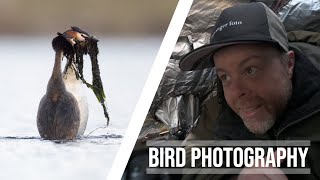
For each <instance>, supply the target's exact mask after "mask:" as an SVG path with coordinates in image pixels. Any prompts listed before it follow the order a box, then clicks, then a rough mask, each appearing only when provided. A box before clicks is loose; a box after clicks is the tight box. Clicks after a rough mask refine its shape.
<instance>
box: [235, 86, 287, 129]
mask: <svg viewBox="0 0 320 180" xmlns="http://www.w3.org/2000/svg"><path fill="white" fill-rule="evenodd" d="M280 91H281V92H279V94H278V96H277V97H273V100H272V101H271V102H273V103H272V104H269V106H272V105H273V106H274V107H268V105H267V104H266V103H265V101H264V100H263V99H262V98H260V97H254V98H249V99H247V100H246V101H243V102H241V101H238V102H237V104H236V107H246V106H248V105H249V106H250V104H251V105H252V104H259V103H260V104H263V105H265V106H264V110H265V111H266V112H267V113H265V115H264V117H262V118H261V119H245V117H241V115H240V113H239V112H237V114H238V115H239V116H240V117H241V119H242V121H243V123H244V125H245V126H246V127H247V128H248V130H249V131H250V132H252V133H254V134H257V135H262V134H265V133H266V132H267V131H268V130H269V129H271V128H272V127H273V125H274V124H275V122H276V121H277V119H278V118H279V116H281V115H282V114H283V112H284V111H285V109H286V106H287V104H288V101H289V99H290V98H291V94H292V84H291V82H290V81H289V82H288V83H287V84H286V85H285V87H283V88H282V89H281V90H280ZM269 102H270V101H269ZM260 108H261V107H260Z"/></svg>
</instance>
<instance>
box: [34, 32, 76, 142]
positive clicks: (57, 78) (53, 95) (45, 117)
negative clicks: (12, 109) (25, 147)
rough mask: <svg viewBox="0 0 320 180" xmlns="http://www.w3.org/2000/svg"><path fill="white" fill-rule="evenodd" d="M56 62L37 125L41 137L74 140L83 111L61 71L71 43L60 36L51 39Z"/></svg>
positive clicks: (39, 111)
mask: <svg viewBox="0 0 320 180" xmlns="http://www.w3.org/2000/svg"><path fill="white" fill-rule="evenodd" d="M52 47H53V49H54V51H55V62H54V67H53V71H52V75H51V78H50V80H49V82H48V85H47V92H46V94H45V95H44V96H43V98H42V99H41V101H40V104H39V108H38V114H37V127H38V131H39V133H40V136H41V137H42V138H44V139H50V140H74V139H75V138H76V136H77V133H78V129H79V125H80V110H79V106H78V102H77V100H76V98H75V97H74V96H73V95H72V94H71V93H70V92H68V91H67V89H66V86H65V83H64V82H63V78H62V72H61V61H62V58H63V55H64V52H66V51H69V50H71V49H72V45H71V44H69V42H68V41H67V40H66V39H65V38H64V37H63V36H61V35H59V36H57V37H55V38H54V39H53V40H52Z"/></svg>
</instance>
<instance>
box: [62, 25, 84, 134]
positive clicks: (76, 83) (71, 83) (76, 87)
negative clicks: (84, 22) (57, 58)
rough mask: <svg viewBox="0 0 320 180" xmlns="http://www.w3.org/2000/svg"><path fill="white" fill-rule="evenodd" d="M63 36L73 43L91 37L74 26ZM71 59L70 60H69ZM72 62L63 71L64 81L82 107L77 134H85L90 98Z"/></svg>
mask: <svg viewBox="0 0 320 180" xmlns="http://www.w3.org/2000/svg"><path fill="white" fill-rule="evenodd" d="M62 36H63V37H64V38H65V39H66V40H67V41H68V42H69V43H70V44H71V45H72V46H74V45H75V44H76V41H78V42H82V41H85V40H86V39H85V38H87V37H89V35H88V33H86V32H84V31H82V30H80V29H79V28H74V27H72V29H71V30H67V31H65V32H64V33H63V34H62ZM68 61H69V60H68ZM68 63H71V64H72V65H71V66H66V68H65V69H64V71H63V81H64V83H65V86H66V88H67V91H69V92H70V93H71V94H72V95H73V96H74V97H75V98H76V100H77V102H78V105H79V109H80V126H79V130H78V133H77V135H83V134H84V131H85V130H86V127H87V122H88V117H89V108H88V100H87V96H86V94H85V90H84V84H83V83H82V81H81V80H80V79H79V78H77V76H76V72H75V70H74V69H73V68H72V67H75V64H74V62H67V64H68Z"/></svg>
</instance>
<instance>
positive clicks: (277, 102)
mask: <svg viewBox="0 0 320 180" xmlns="http://www.w3.org/2000/svg"><path fill="white" fill-rule="evenodd" d="M287 54H288V58H289V59H288V60H287V61H286V60H282V58H281V53H280V52H279V51H278V50H276V49H275V48H273V47H271V46H270V45H268V44H267V45H266V44H262V43H254V44H238V45H231V46H227V47H224V48H222V49H220V50H218V52H216V53H215V55H214V63H215V67H216V70H217V74H218V76H219V78H220V80H221V82H222V86H223V92H224V96H225V99H226V101H227V103H228V105H229V106H230V107H231V109H232V110H233V111H234V112H235V113H237V114H238V115H239V116H240V117H241V119H242V120H243V122H244V124H245V125H246V127H247V128H248V129H249V130H250V131H251V132H253V133H254V134H263V133H265V132H266V131H267V130H269V129H270V128H271V127H272V126H273V125H274V123H275V121H276V119H277V118H278V117H279V115H281V113H283V111H284V110H285V108H286V105H287V103H288V100H289V99H290V97H291V92H292V83H291V77H292V74H293V66H294V53H293V52H292V51H289V52H288V53H287Z"/></svg>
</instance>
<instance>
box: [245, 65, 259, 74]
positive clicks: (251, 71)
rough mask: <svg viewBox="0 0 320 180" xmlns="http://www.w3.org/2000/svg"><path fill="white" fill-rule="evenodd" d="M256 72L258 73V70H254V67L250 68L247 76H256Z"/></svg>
mask: <svg viewBox="0 0 320 180" xmlns="http://www.w3.org/2000/svg"><path fill="white" fill-rule="evenodd" d="M256 72H257V69H256V68H254V67H249V68H247V69H246V74H247V75H255V74H256Z"/></svg>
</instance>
